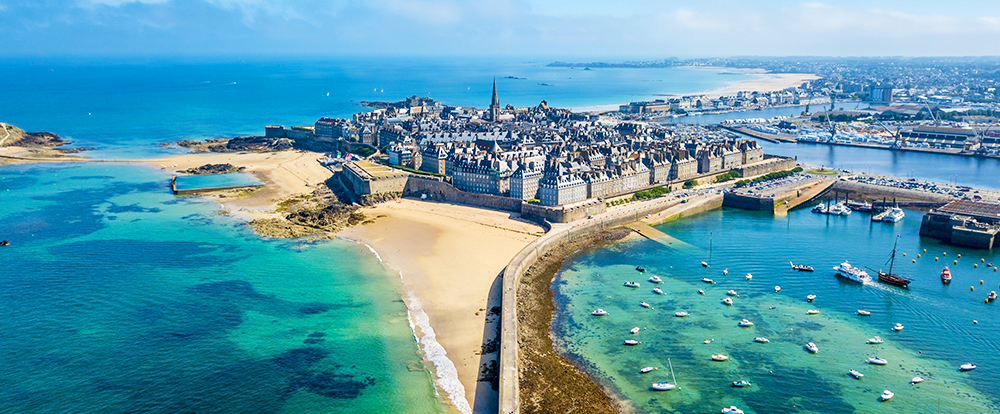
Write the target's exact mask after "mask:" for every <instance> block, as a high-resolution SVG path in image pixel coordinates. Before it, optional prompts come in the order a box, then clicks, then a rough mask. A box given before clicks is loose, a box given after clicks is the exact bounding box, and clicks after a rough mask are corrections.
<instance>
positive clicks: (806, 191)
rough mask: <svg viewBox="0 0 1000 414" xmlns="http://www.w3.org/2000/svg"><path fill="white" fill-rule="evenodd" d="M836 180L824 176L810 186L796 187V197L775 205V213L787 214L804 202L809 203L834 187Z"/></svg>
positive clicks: (778, 214) (777, 214)
mask: <svg viewBox="0 0 1000 414" xmlns="http://www.w3.org/2000/svg"><path fill="white" fill-rule="evenodd" d="M835 182H837V180H836V179H834V178H831V179H827V178H824V179H822V180H820V181H817V182H814V183H812V184H810V185H808V186H803V187H798V188H796V189H795V191H796V194H797V195H796V196H795V197H794V198H792V199H790V200H788V201H786V202H784V203H781V204H778V205H776V206H774V215H776V216H784V215H787V214H788V210H791V209H793V208H795V207H798V206H801V205H802V204H805V203H808V202H810V201H812V200H813V199H815V198H816V197H819V195H820V194H823V193H824V192H826V190H827V189H829V188H830V187H832V186H833V183H835Z"/></svg>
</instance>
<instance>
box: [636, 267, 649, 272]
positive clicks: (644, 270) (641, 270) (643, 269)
mask: <svg viewBox="0 0 1000 414" xmlns="http://www.w3.org/2000/svg"><path fill="white" fill-rule="evenodd" d="M635 270H638V271H639V273H646V268H645V267H642V266H636V267H635Z"/></svg>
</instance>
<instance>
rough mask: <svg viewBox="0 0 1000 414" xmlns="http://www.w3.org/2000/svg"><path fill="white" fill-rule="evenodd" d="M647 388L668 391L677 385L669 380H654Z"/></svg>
mask: <svg viewBox="0 0 1000 414" xmlns="http://www.w3.org/2000/svg"><path fill="white" fill-rule="evenodd" d="M649 388H650V389H652V390H654V391H670V390H674V389H677V386H676V385H674V384H671V383H669V382H666V381H663V382H654V383H653V385H650V386H649Z"/></svg>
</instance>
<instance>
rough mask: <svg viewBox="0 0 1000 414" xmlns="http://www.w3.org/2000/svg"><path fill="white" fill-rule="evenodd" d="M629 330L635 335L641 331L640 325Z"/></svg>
mask: <svg viewBox="0 0 1000 414" xmlns="http://www.w3.org/2000/svg"><path fill="white" fill-rule="evenodd" d="M628 331H629V332H630V333H631V334H632V335H635V334H637V333H639V327H638V326H636V327H635V328H632V329H629V330H628Z"/></svg>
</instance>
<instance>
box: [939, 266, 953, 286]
mask: <svg viewBox="0 0 1000 414" xmlns="http://www.w3.org/2000/svg"><path fill="white" fill-rule="evenodd" d="M941 283H943V284H946V285H947V284H949V283H951V270H948V266H945V267H944V270H942V271H941Z"/></svg>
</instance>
